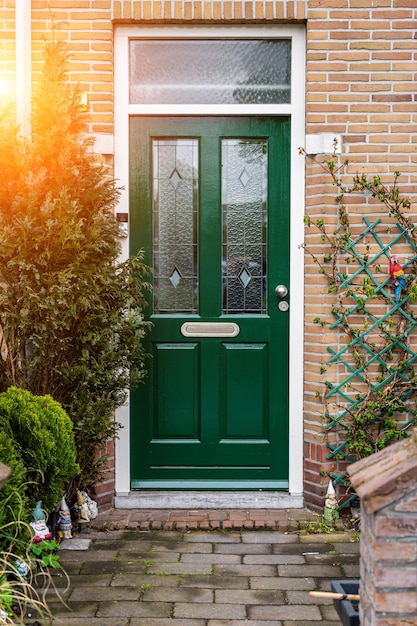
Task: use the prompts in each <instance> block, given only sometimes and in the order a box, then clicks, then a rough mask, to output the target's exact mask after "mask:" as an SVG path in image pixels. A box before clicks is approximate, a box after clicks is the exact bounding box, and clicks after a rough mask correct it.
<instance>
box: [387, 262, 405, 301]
mask: <svg viewBox="0 0 417 626" xmlns="http://www.w3.org/2000/svg"><path fill="white" fill-rule="evenodd" d="M389 273H390V276H391V280H392V282H393V283H394V287H395V300H396V301H397V302H398V300H399V299H400V296H401V289H404V287H405V285H406V279H405V275H404V270H403V268H402V267H401V264H400V262H399V260H398V256H397V255H396V254H391V256H390V258H389Z"/></svg>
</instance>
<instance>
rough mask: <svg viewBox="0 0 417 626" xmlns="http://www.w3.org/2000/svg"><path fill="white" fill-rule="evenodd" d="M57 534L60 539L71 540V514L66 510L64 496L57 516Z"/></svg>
mask: <svg viewBox="0 0 417 626" xmlns="http://www.w3.org/2000/svg"><path fill="white" fill-rule="evenodd" d="M57 526H58V533H59V536H60V537H62V539H71V537H72V534H71V529H72V521H71V513H70V510H69V508H68V505H67V503H66V500H65V496H63V498H62V500H61V506H60V509H59V515H58V520H57Z"/></svg>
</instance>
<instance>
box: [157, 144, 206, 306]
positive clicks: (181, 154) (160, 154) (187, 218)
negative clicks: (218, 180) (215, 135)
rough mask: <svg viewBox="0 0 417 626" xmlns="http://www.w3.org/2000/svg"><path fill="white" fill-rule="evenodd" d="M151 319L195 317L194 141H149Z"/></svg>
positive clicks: (196, 182) (196, 165)
mask: <svg viewBox="0 0 417 626" xmlns="http://www.w3.org/2000/svg"><path fill="white" fill-rule="evenodd" d="M152 146H153V204H152V206H153V267H154V309H153V310H154V313H197V312H198V275H197V245H198V241H197V231H198V226H197V224H198V140H197V139H181V138H179V139H177V138H175V139H153V143H152Z"/></svg>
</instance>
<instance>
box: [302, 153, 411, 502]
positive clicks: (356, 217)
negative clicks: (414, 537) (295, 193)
mask: <svg viewBox="0 0 417 626" xmlns="http://www.w3.org/2000/svg"><path fill="white" fill-rule="evenodd" d="M335 147H336V145H335ZM300 153H301V154H303V155H304V156H305V157H306V158H307V159H308V160H310V161H312V162H314V164H315V165H316V166H318V168H319V171H321V172H322V175H325V176H327V177H329V180H330V181H331V183H332V185H333V187H334V188H335V191H336V197H335V200H336V205H337V223H336V224H335V223H334V221H332V220H331V219H329V220H328V222H329V223H327V222H326V219H325V218H324V217H317V216H313V215H309V214H307V215H306V216H305V218H304V222H305V224H306V227H307V229H315V231H316V233H317V234H318V235H319V241H320V245H319V246H317V238H316V239H315V242H314V243H313V244H310V243H307V244H303V248H304V249H305V251H306V253H307V254H308V255H309V256H310V258H311V259H312V260H313V262H314V264H315V266H316V267H317V270H318V272H319V274H321V275H322V276H323V278H324V279H325V281H326V283H327V291H328V294H331V296H332V304H331V307H330V308H331V315H326V313H324V315H323V316H322V317H316V318H315V319H314V323H315V324H318V325H320V326H322V327H323V328H324V327H328V329H329V331H332V333H333V334H332V335H331V338H332V339H331V341H330V345H328V348H327V350H328V352H329V358H328V359H327V360H326V361H325V362H324V363H323V364H322V365H321V368H320V372H321V374H322V376H323V377H324V387H323V389H324V390H323V391H322V390H320V391H317V393H316V396H317V398H318V399H320V400H321V401H322V403H323V415H322V420H323V427H324V429H325V432H326V433H327V442H326V445H327V446H328V448H329V453H328V457H327V458H328V460H329V461H330V460H331V461H335V462H336V463H335V465H336V466H337V467H338V468H339V469H338V470H335V471H334V472H330V476H331V478H332V479H333V481H334V482H335V483H336V484H339V485H342V486H343V487H345V488H347V492H348V493H349V492H350V484H349V480H348V476H347V473H346V465H347V462H351V461H354V460H356V459H358V458H362V457H366V456H369V455H370V454H372V453H374V452H376V451H378V450H381V449H382V448H384V447H385V446H387V445H389V444H390V443H392V442H394V441H396V440H399V439H402V438H403V437H406V436H407V433H408V430H409V427H410V426H411V425H412V424H413V423H414V421H415V418H416V413H417V411H416V396H417V375H416V372H415V369H414V368H415V361H416V359H417V354H416V338H415V337H414V334H413V331H414V330H415V328H416V325H417V319H416V318H415V315H414V311H413V309H414V306H413V304H414V303H415V301H416V299H417V229H416V227H415V225H414V224H413V222H412V221H411V218H410V213H411V202H410V198H409V197H407V196H406V195H403V194H402V193H401V191H400V186H399V179H400V177H401V174H400V172H395V173H394V176H393V183H392V184H391V185H387V184H385V183H384V182H383V181H382V180H381V177H380V176H373V177H368V176H367V175H365V174H356V175H354V176H353V178H352V180H351V182H350V183H349V184H346V183H345V182H344V179H345V178H346V170H347V168H348V165H349V163H348V161H347V160H344V161H342V162H340V161H337V158H336V156H335V154H334V155H333V156H332V158H330V159H328V160H327V161H325V162H320V161H319V160H318V159H317V158H316V157H314V156H311V155H308V154H307V153H306V152H305V151H304V150H303V149H300ZM335 153H336V150H335ZM313 241H314V239H313ZM400 259H404V260H403V262H402V263H401V262H400ZM333 338H334V342H333Z"/></svg>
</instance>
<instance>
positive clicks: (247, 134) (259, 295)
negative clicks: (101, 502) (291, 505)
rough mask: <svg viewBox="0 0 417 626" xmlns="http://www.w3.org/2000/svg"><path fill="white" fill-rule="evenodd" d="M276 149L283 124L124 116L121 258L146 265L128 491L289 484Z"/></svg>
mask: <svg viewBox="0 0 417 626" xmlns="http://www.w3.org/2000/svg"><path fill="white" fill-rule="evenodd" d="M288 146H289V121H288V119H286V118H275V119H273V118H271V119H269V118H240V117H238V118H169V119H167V118H140V117H133V118H131V128H130V163H131V172H130V180H131V184H130V194H131V210H130V215H131V217H130V220H131V252H132V253H135V252H137V250H138V249H140V248H144V250H145V253H146V262H147V263H148V264H149V265H151V266H152V265H153V267H154V274H153V281H154V294H153V296H152V298H151V301H150V303H149V311H150V316H149V317H150V319H151V321H152V323H153V329H152V332H151V334H150V336H149V338H148V339H147V348H148V351H149V353H150V355H151V356H150V359H149V360H148V364H147V367H148V377H147V380H146V383H145V384H144V385H141V386H140V388H139V389H137V390H135V391H134V392H133V393H132V397H131V445H132V450H131V459H132V464H131V465H132V467H131V475H132V488H183V489H187V488H190V489H191V488H192V489H196V488H197V489H198V488H201V489H206V488H212V489H227V488H233V489H239V488H241V489H248V488H253V489H259V488H271V489H272V488H273V489H285V488H286V487H287V485H288V452H287V450H288V312H287V311H286V310H280V309H279V307H278V304H279V301H278V300H277V297H276V295H275V286H276V285H277V284H285V285H287V286H288V281H289V252H288V238H289V199H288V189H289V154H288V152H289V150H288ZM286 300H288V297H287V298H286ZM284 309H285V307H284Z"/></svg>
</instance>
